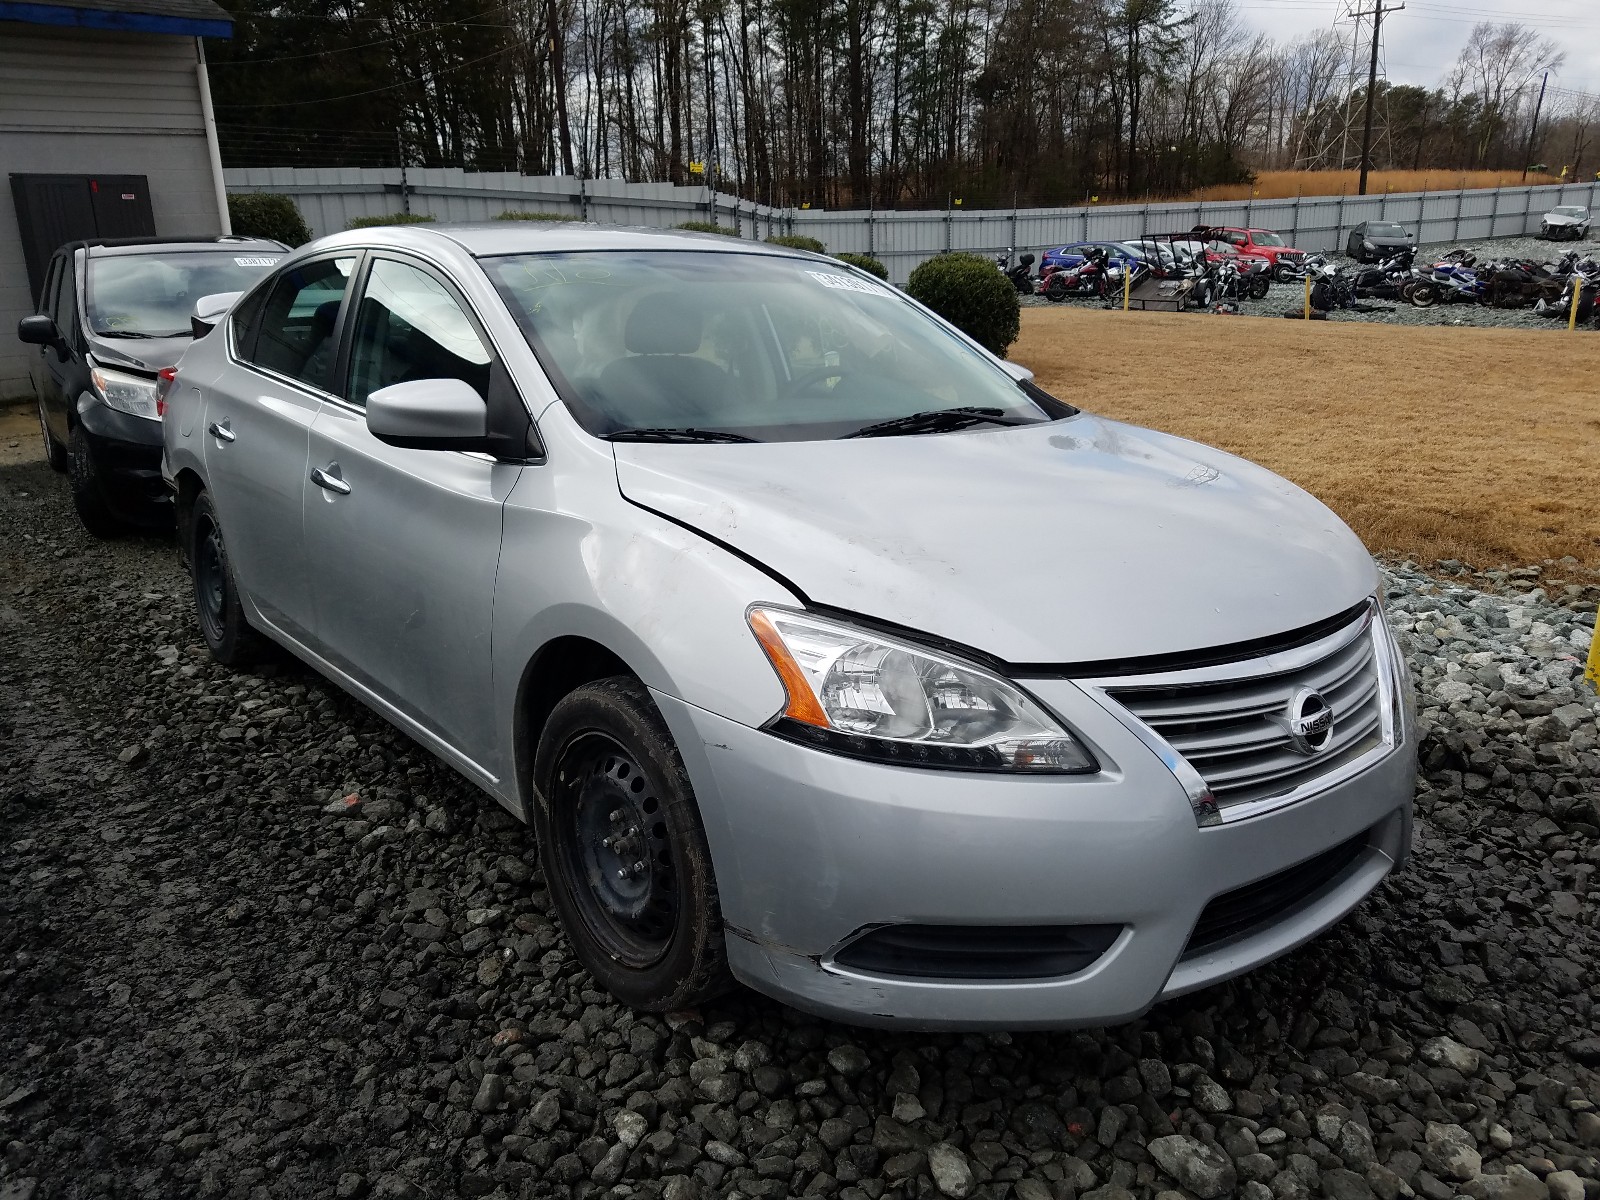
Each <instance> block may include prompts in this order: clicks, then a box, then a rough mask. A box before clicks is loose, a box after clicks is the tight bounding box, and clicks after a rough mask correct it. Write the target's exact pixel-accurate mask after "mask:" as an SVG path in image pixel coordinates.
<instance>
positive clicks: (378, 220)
mask: <svg viewBox="0 0 1600 1200" xmlns="http://www.w3.org/2000/svg"><path fill="white" fill-rule="evenodd" d="M432 222H433V218H432V217H431V216H425V215H424V214H422V213H388V214H386V215H385V216H381V217H357V218H356V219H355V220H353V221H351V222H350V224H348V225H346V226H345V228H346V229H372V228H373V227H374V226H378V225H428V224H431V223H432Z"/></svg>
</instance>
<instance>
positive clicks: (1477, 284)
mask: <svg viewBox="0 0 1600 1200" xmlns="http://www.w3.org/2000/svg"><path fill="white" fill-rule="evenodd" d="M1456 253H1457V252H1456V251H1451V255H1454V254H1456ZM1451 255H1446V256H1445V257H1444V258H1443V259H1441V260H1440V261H1438V262H1436V263H1434V264H1433V266H1432V267H1430V268H1428V269H1427V270H1425V271H1422V272H1421V273H1420V274H1419V275H1418V277H1417V279H1416V280H1415V282H1414V283H1413V284H1412V286H1411V289H1410V291H1409V293H1408V294H1407V296H1406V299H1407V300H1408V301H1410V303H1411V304H1412V305H1413V306H1415V307H1416V308H1432V307H1433V306H1434V305H1435V304H1449V303H1451V302H1453V301H1461V300H1465V301H1469V302H1471V303H1474V304H1481V303H1483V302H1484V298H1485V297H1486V296H1487V295H1488V294H1489V285H1488V281H1487V280H1485V279H1481V278H1480V277H1479V272H1478V271H1477V269H1476V268H1475V266H1474V265H1473V264H1474V263H1475V262H1476V259H1475V258H1474V257H1473V256H1472V255H1470V254H1463V255H1462V256H1461V257H1451Z"/></svg>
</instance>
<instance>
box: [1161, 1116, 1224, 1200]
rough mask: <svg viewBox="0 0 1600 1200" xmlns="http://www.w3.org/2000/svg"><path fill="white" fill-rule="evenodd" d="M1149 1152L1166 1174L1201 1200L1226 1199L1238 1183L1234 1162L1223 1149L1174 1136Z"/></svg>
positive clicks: (1190, 1138)
mask: <svg viewBox="0 0 1600 1200" xmlns="http://www.w3.org/2000/svg"><path fill="white" fill-rule="evenodd" d="M1147 1149H1148V1150H1149V1151H1150V1157H1152V1158H1153V1159H1155V1160H1156V1163H1157V1165H1158V1166H1160V1168H1161V1169H1162V1170H1163V1171H1165V1172H1166V1173H1167V1174H1168V1175H1170V1176H1171V1177H1172V1178H1173V1179H1176V1180H1177V1181H1178V1182H1179V1183H1180V1184H1182V1185H1183V1186H1184V1187H1186V1188H1188V1189H1189V1190H1190V1191H1191V1192H1193V1193H1194V1194H1195V1195H1196V1196H1199V1197H1200V1200H1213V1197H1217V1196H1222V1195H1225V1194H1226V1193H1228V1192H1231V1191H1232V1190H1233V1189H1234V1187H1235V1186H1236V1185H1237V1183H1238V1173H1237V1172H1236V1171H1235V1170H1234V1167H1233V1162H1232V1161H1231V1160H1230V1159H1229V1158H1228V1156H1227V1154H1226V1153H1225V1152H1224V1151H1223V1150H1222V1148H1221V1147H1219V1146H1212V1145H1208V1144H1206V1143H1205V1142H1201V1141H1197V1140H1196V1139H1194V1138H1192V1137H1189V1136H1187V1135H1186V1134H1181V1133H1174V1134H1168V1135H1167V1136H1166V1137H1159V1138H1156V1139H1155V1140H1153V1141H1152V1142H1151V1143H1150V1144H1149V1146H1148V1147H1147Z"/></svg>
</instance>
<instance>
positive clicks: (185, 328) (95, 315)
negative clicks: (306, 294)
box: [84, 249, 283, 338]
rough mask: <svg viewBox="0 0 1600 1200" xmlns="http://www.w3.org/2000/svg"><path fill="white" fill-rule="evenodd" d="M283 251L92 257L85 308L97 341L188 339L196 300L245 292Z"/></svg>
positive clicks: (227, 251)
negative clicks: (117, 339)
mask: <svg viewBox="0 0 1600 1200" xmlns="http://www.w3.org/2000/svg"><path fill="white" fill-rule="evenodd" d="M282 257H283V253H282V252H281V251H272V252H262V251H259V250H254V251H252V250H243V249H241V250H221V251H209V250H208V251H188V252H185V253H182V254H171V253H168V254H117V255H108V256H106V257H104V258H90V259H89V268H88V290H87V291H86V293H85V295H84V308H85V310H86V313H87V316H88V319H89V329H90V331H91V332H92V333H94V335H95V336H96V337H109V338H158V337H186V336H188V334H189V314H190V313H191V312H192V311H193V310H194V302H195V301H196V300H198V299H200V297H202V296H211V295H215V294H217V293H218V292H242V291H244V290H245V289H246V288H248V287H249V286H250V285H251V284H253V283H254V282H255V281H256V280H257V279H260V278H261V276H262V275H264V274H265V273H266V271H267V269H268V268H269V267H271V266H272V265H273V264H274V263H275V262H277V261H278V260H279V259H280V258H282Z"/></svg>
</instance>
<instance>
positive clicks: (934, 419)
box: [843, 406, 1033, 438]
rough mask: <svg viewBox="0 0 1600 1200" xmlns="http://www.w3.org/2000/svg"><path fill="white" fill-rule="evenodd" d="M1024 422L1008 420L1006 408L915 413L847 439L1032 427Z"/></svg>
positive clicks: (864, 428)
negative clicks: (985, 427) (973, 428)
mask: <svg viewBox="0 0 1600 1200" xmlns="http://www.w3.org/2000/svg"><path fill="white" fill-rule="evenodd" d="M1031 424H1033V422H1032V421H1029V420H1027V419H1025V418H1020V419H1019V418H1017V417H1008V416H1006V410H1005V409H1003V408H976V407H972V406H968V407H964V408H931V409H929V410H928V411H927V412H919V413H912V414H911V415H910V416H909V417H893V418H891V419H890V420H887V421H874V422H873V423H872V424H871V425H863V426H862V427H861V428H860V429H858V430H856V431H855V432H854V433H847V434H844V435H843V436H844V437H847V438H858V437H887V436H890V435H893V434H896V433H943V432H945V431H946V430H951V429H966V428H967V427H968V426H971V425H1031Z"/></svg>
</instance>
